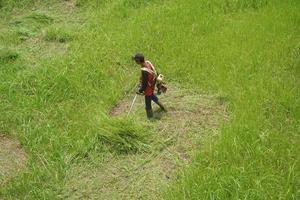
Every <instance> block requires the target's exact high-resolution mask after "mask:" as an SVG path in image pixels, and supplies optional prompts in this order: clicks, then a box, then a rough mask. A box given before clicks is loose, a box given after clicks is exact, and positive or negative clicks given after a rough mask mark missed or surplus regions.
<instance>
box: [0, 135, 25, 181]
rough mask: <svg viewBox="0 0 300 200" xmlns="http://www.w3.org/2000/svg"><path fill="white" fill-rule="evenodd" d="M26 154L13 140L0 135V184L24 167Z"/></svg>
mask: <svg viewBox="0 0 300 200" xmlns="http://www.w3.org/2000/svg"><path fill="white" fill-rule="evenodd" d="M25 163H26V153H25V151H24V150H23V149H22V147H21V145H20V143H19V142H18V141H16V140H15V139H13V138H11V137H9V136H6V135H4V134H1V133H0V183H2V182H4V181H6V180H7V179H9V178H10V177H11V176H13V175H14V174H15V173H17V172H19V171H20V170H22V169H23V168H24V167H25Z"/></svg>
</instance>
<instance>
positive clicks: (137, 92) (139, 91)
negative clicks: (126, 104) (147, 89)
mask: <svg viewBox="0 0 300 200" xmlns="http://www.w3.org/2000/svg"><path fill="white" fill-rule="evenodd" d="M135 93H136V94H138V95H143V94H144V92H143V91H142V90H141V88H137V90H136V92H135Z"/></svg>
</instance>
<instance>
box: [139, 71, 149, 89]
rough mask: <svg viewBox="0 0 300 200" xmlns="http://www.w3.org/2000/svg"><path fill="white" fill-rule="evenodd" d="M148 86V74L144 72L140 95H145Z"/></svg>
mask: <svg viewBox="0 0 300 200" xmlns="http://www.w3.org/2000/svg"><path fill="white" fill-rule="evenodd" d="M147 84H148V72H146V71H142V85H141V87H140V89H139V92H140V93H143V92H144V91H145V89H146V87H147Z"/></svg>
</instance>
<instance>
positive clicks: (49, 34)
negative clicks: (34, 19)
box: [44, 27, 73, 43]
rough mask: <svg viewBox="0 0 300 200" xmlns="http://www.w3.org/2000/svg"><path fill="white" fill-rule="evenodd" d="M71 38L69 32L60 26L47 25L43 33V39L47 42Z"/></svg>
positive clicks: (65, 40) (66, 40)
mask: <svg viewBox="0 0 300 200" xmlns="http://www.w3.org/2000/svg"><path fill="white" fill-rule="evenodd" d="M72 38H73V37H72V35H71V34H70V32H69V31H67V30H66V29H64V28H61V27H49V28H48V29H47V30H46V33H45V35H44V39H45V40H46V41H49V42H60V43H65V42H68V41H70V40H72Z"/></svg>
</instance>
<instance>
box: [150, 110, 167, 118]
mask: <svg viewBox="0 0 300 200" xmlns="http://www.w3.org/2000/svg"><path fill="white" fill-rule="evenodd" d="M165 114H166V112H165V111H163V110H162V109H160V108H158V109H156V110H154V112H153V118H154V119H156V120H161V118H162V117H163V116H164V115H165Z"/></svg>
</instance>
